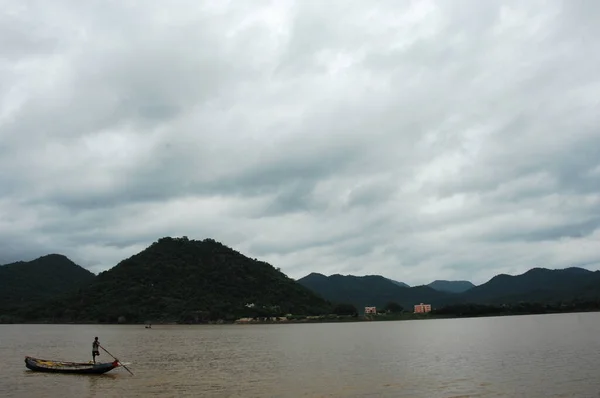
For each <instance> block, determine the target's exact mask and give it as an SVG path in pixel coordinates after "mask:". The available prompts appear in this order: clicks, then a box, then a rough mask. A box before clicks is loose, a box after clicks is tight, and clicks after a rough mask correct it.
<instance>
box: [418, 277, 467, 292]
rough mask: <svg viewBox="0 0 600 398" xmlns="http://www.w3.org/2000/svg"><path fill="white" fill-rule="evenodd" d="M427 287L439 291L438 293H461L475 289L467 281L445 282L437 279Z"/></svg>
mask: <svg viewBox="0 0 600 398" xmlns="http://www.w3.org/2000/svg"><path fill="white" fill-rule="evenodd" d="M427 286H429V287H430V288H432V289H435V290H439V291H440V292H449V293H463V292H466V291H467V290H469V289H472V288H474V287H475V285H474V284H473V283H471V282H469V281H445V280H439V279H438V280H435V281H433V282H431V283H430V284H428V285H427Z"/></svg>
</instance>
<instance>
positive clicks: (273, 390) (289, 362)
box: [0, 313, 600, 398]
mask: <svg viewBox="0 0 600 398" xmlns="http://www.w3.org/2000/svg"><path fill="white" fill-rule="evenodd" d="M94 336H98V337H99V338H100V342H101V343H102V344H103V346H104V347H105V348H106V349H108V351H109V352H111V354H113V355H116V356H117V357H119V359H121V360H122V361H123V362H126V363H127V362H129V363H131V365H129V366H128V367H129V368H130V369H131V370H132V371H133V373H134V374H135V375H134V376H130V375H129V374H128V373H127V371H126V370H125V369H122V368H120V369H116V370H113V371H111V372H110V373H108V374H106V375H103V376H79V375H60V374H58V375H56V374H43V373H36V372H31V371H29V370H27V369H26V368H25V364H24V357H25V355H31V356H35V357H39V358H43V359H62V360H67V361H88V360H90V359H91V346H92V341H93V338H94ZM101 359H102V360H108V359H110V358H109V357H108V355H106V354H105V353H104V352H103V353H102V356H101ZM0 396H1V397H32V396H35V397H58V396H70V397H151V396H155V397H156V396H158V397H181V396H202V397H426V398H434V397H590V398H591V397H600V313H588V314H560V315H541V316H520V317H501V318H478V319H448V320H429V321H403V322H363V323H350V324H348V323H345V324H312V325H225V326H161V325H154V326H153V328H152V329H145V328H144V326H143V325H139V326H110V325H108V326H100V325H0Z"/></svg>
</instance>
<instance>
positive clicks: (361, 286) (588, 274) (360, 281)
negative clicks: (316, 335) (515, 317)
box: [298, 267, 600, 311]
mask: <svg viewBox="0 0 600 398" xmlns="http://www.w3.org/2000/svg"><path fill="white" fill-rule="evenodd" d="M298 282H299V283H301V284H302V285H304V286H306V287H307V288H309V289H311V290H312V291H314V292H315V293H317V294H319V295H320V296H322V297H324V298H325V299H327V300H330V301H331V302H334V303H349V304H353V305H355V306H356V307H357V309H358V310H359V311H361V310H362V309H363V308H364V307H365V306H377V307H382V306H384V305H385V304H386V303H388V302H390V301H394V302H397V303H399V304H401V305H402V306H403V307H404V308H405V309H406V310H409V311H410V310H411V309H412V306H413V305H414V304H418V303H420V302H423V303H427V304H431V305H432V306H433V307H434V308H435V307H437V308H440V307H443V306H448V305H457V304H489V305H491V304H495V305H500V304H516V303H519V302H530V303H556V302H561V301H571V300H587V299H592V300H594V299H599V298H600V271H595V272H592V271H589V270H586V269H583V268H576V267H572V268H566V269H558V270H551V269H546V268H533V269H531V270H529V271H527V272H525V273H523V274H521V275H505V274H501V275H496V276H494V277H493V278H492V279H490V280H489V281H488V282H486V283H484V284H482V285H479V286H474V285H473V284H472V283H471V282H468V281H441V280H438V281H434V282H432V283H430V284H429V285H427V286H415V287H401V286H399V285H398V284H395V283H394V282H393V281H391V280H389V279H387V278H384V277H383V276H375V275H371V276H362V277H359V276H352V275H331V276H329V277H327V276H325V275H321V274H316V273H312V274H310V275H307V276H305V277H304V278H302V279H299V280H298ZM469 287H470V288H469ZM461 288H462V289H466V288H468V289H467V290H463V291H462V292H461V291H460V289H461ZM452 290H454V291H452Z"/></svg>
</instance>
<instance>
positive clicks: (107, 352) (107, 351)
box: [100, 346, 133, 376]
mask: <svg viewBox="0 0 600 398" xmlns="http://www.w3.org/2000/svg"><path fill="white" fill-rule="evenodd" d="M100 348H102V349H103V350H104V351H105V352H106V353H107V354H108V355H110V356H111V357H113V358H115V356H114V355H113V354H111V353H110V352H108V351H107V350H106V348H104V347H102V346H100ZM115 361H117V362H119V365H121V366H122V367H124V368H125V369H126V370H127V371H128V372H129V373H131V370H129V369H127V366H125V365H123V364H122V363H121V361H119V360H118V359H117V358H115ZM131 375H132V376H133V373H131Z"/></svg>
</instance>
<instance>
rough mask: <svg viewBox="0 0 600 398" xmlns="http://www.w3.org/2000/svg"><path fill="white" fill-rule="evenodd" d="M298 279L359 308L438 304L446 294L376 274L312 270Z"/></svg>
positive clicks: (318, 290) (312, 287)
mask: <svg viewBox="0 0 600 398" xmlns="http://www.w3.org/2000/svg"><path fill="white" fill-rule="evenodd" d="M298 283H300V284H302V285H303V286H305V287H307V288H309V289H311V290H312V291H314V292H315V293H317V294H319V295H320V296H321V297H323V298H325V299H327V300H329V301H331V302H333V303H348V304H353V305H354V306H356V308H357V309H358V310H359V312H362V311H363V310H364V307H366V306H376V307H383V306H385V305H386V304H387V303H389V302H396V303H398V304H400V305H402V306H403V307H404V308H405V309H407V310H412V307H413V306H414V305H415V304H419V303H421V302H424V303H430V304H433V305H442V304H444V303H445V302H446V301H447V300H448V299H449V297H450V294H449V293H445V292H440V291H437V290H434V289H432V288H430V287H428V286H416V287H402V286H399V285H398V284H396V283H394V282H393V281H391V280H389V279H387V278H384V277H383V276H379V275H367V276H353V275H339V274H335V275H331V276H325V275H322V274H317V273H312V274H309V275H307V276H305V277H304V278H301V279H299V280H298Z"/></svg>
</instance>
